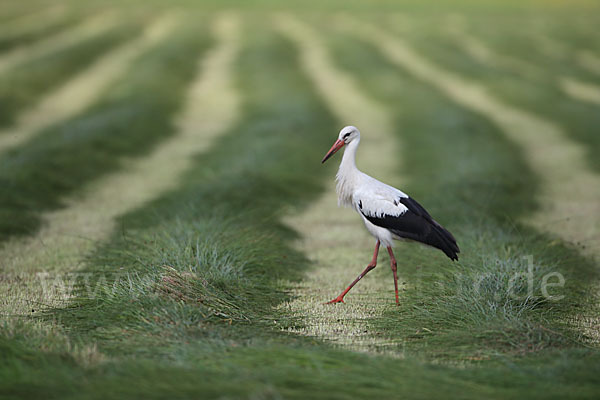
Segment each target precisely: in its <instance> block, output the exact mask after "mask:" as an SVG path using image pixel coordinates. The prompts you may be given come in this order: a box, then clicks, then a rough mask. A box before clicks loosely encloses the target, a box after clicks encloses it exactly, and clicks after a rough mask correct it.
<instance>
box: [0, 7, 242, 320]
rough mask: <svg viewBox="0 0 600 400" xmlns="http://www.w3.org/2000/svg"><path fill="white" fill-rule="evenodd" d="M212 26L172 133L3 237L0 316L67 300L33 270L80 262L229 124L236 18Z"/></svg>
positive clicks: (233, 106)
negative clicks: (33, 231) (31, 232)
mask: <svg viewBox="0 0 600 400" xmlns="http://www.w3.org/2000/svg"><path fill="white" fill-rule="evenodd" d="M212 29H213V31H214V35H215V36H216V42H217V43H216V46H215V47H214V48H213V49H212V50H211V51H210V52H209V53H208V54H207V55H206V57H205V58H203V59H202V60H201V62H200V64H199V75H198V77H197V79H196V80H195V82H194V83H193V84H192V86H191V89H190V91H189V93H188V95H187V102H186V105H185V109H184V110H183V112H182V114H181V115H180V116H179V118H178V120H177V126H178V132H177V134H175V135H174V136H173V137H171V138H169V139H167V140H166V141H165V142H163V143H161V145H160V146H159V147H158V148H157V149H156V150H155V151H154V152H153V153H151V154H150V155H148V156H146V157H144V158H141V159H132V160H130V162H129V163H128V165H127V168H124V170H123V171H121V172H118V173H115V174H112V175H110V176H107V177H106V178H104V179H101V180H100V181H97V182H95V183H94V184H92V185H90V186H89V187H88V188H87V190H85V193H84V194H83V195H81V196H79V197H76V198H72V199H71V200H69V201H68V205H67V207H66V208H64V209H61V210H59V211H55V212H51V213H48V214H47V215H45V218H44V220H45V224H44V227H43V228H42V230H41V231H40V232H39V233H38V234H37V235H35V237H32V238H28V239H15V240H12V241H9V242H8V243H7V244H6V245H5V246H4V247H3V248H2V249H0V263H2V265H0V270H2V271H4V272H5V273H7V274H6V275H4V278H5V280H4V281H2V280H1V279H0V311H1V313H2V314H7V313H10V314H17V315H18V314H26V313H27V311H31V310H30V308H31V304H36V305H37V304H39V303H42V304H43V305H44V306H56V305H60V304H62V303H63V302H64V301H65V300H66V299H65V298H64V296H61V293H62V292H60V291H56V292H54V293H46V296H44V293H43V287H42V285H41V280H40V279H37V278H36V273H38V272H49V273H50V274H51V275H52V274H54V273H59V274H65V273H68V272H72V271H76V270H77V269H78V268H80V267H81V263H82V257H83V256H84V255H85V254H86V253H88V252H89V251H90V250H91V249H93V248H94V247H95V246H97V244H98V242H101V241H102V240H105V239H106V238H107V237H108V236H109V235H110V234H111V233H112V232H113V231H114V229H115V219H116V218H117V217H118V216H119V215H122V214H124V213H126V212H128V211H130V210H133V209H135V208H137V207H140V206H142V205H143V204H144V203H146V202H148V201H150V200H152V199H154V198H156V197H157V196H160V195H161V194H162V193H165V192H166V191H169V190H171V189H174V188H176V187H177V185H178V183H179V177H180V176H181V175H182V173H183V172H184V171H186V170H187V169H189V168H190V167H191V165H192V159H193V156H194V155H195V154H197V153H198V152H201V151H204V150H206V149H208V148H209V146H210V145H211V144H212V143H213V141H214V140H215V138H216V137H217V136H219V135H220V134H222V133H223V132H224V131H225V130H226V129H228V128H229V127H230V126H231V124H232V123H234V122H235V120H236V118H237V115H238V108H239V106H238V94H237V92H236V90H235V87H234V85H233V82H232V73H233V71H232V67H233V63H234V61H235V57H236V54H237V52H238V41H239V21H238V19H237V17H236V16H234V15H231V14H223V15H221V16H220V17H219V18H218V19H216V21H215V22H214V23H213V27H212ZM0 278H2V276H0ZM51 281H52V280H51ZM19 285H20V287H18V286H19ZM11 287H15V288H16V287H18V289H17V290H12V291H11ZM36 308H37V307H36Z"/></svg>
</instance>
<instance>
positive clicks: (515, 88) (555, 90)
mask: <svg viewBox="0 0 600 400" xmlns="http://www.w3.org/2000/svg"><path fill="white" fill-rule="evenodd" d="M489 26H490V25H489V24H488V25H486V26H485V27H484V26H479V25H476V26H474V27H473V29H471V30H469V33H470V34H472V35H475V36H476V37H477V38H479V39H481V40H483V41H484V43H489V47H490V49H491V50H492V51H494V52H498V53H499V54H507V55H509V56H511V57H514V58H517V59H522V60H525V61H526V62H527V63H529V64H532V65H535V66H537V67H538V69H537V70H536V74H533V75H532V74H531V73H528V74H527V75H523V72H524V71H518V70H516V69H512V70H510V69H506V67H505V66H499V67H497V68H490V67H489V66H488V65H482V64H481V63H480V62H478V61H477V60H475V59H473V58H472V57H470V56H469V54H467V53H466V52H465V51H464V49H463V48H462V47H461V46H460V45H458V44H457V43H456V42H455V41H453V39H452V38H449V37H448V36H447V35H446V34H445V33H441V32H439V33H436V32H435V31H433V30H427V31H421V33H419V31H414V32H413V34H411V35H409V37H407V39H409V41H411V42H412V43H413V44H414V45H415V47H418V48H419V49H420V51H422V52H423V54H425V55H426V56H427V57H428V58H430V59H431V60H433V61H434V62H436V63H437V64H440V65H445V66H447V67H449V68H450V69H452V70H454V71H456V72H457V73H460V74H461V75H464V76H468V77H469V78H471V79H474V80H477V81H481V82H484V83H485V84H486V86H487V87H489V88H490V90H491V91H492V92H493V93H494V94H495V95H497V96H499V97H500V98H502V99H504V100H505V101H507V102H509V103H510V104H513V105H516V106H519V107H522V108H523V109H526V110H529V111H532V112H534V113H536V114H537V115H540V116H543V117H545V118H547V119H548V120H551V121H554V122H556V123H557V124H558V125H560V126H561V127H563V128H564V130H565V131H566V132H567V133H568V134H569V135H570V136H571V137H572V138H573V139H574V140H576V141H578V142H580V143H582V144H583V145H585V146H586V147H587V148H588V149H589V151H588V162H589V163H590V165H591V166H592V168H593V169H594V170H595V171H596V172H600V161H599V158H598V157H595V153H597V152H598V150H600V136H599V135H597V134H596V131H597V129H596V127H597V126H598V124H600V113H599V112H598V106H597V105H593V104H586V103H582V102H580V101H577V100H575V99H573V98H570V97H568V96H565V94H564V92H563V91H562V90H561V88H560V78H561V77H563V76H574V77H576V78H578V79H581V80H583V81H586V80H588V81H590V82H594V81H595V80H594V77H593V76H592V74H590V73H587V72H585V71H583V70H581V69H578V68H577V67H576V66H574V65H573V64H574V62H572V63H569V64H567V63H565V61H564V60H562V59H552V58H551V57H550V58H549V57H547V56H545V55H544V54H542V53H541V52H540V51H539V44H536V43H535V42H533V41H532V40H523V38H522V37H519V35H514V34H511V33H510V32H507V30H505V29H502V26H500V27H496V29H493V30H490V29H489ZM405 36H406V35H405ZM573 46H574V47H576V44H573Z"/></svg>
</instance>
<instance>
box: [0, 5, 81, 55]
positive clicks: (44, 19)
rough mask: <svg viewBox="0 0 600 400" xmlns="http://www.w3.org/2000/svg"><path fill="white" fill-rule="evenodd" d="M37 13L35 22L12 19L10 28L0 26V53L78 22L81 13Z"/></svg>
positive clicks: (25, 44)
mask: <svg viewBox="0 0 600 400" xmlns="http://www.w3.org/2000/svg"><path fill="white" fill-rule="evenodd" d="M52 11H53V10H50V14H49V15H36V18H35V19H34V20H33V23H32V22H30V21H25V22H21V23H19V22H20V21H18V20H17V23H15V22H14V20H13V21H10V22H11V24H10V28H9V29H6V27H4V29H2V28H0V54H1V53H2V52H4V51H7V50H10V49H13V48H14V47H17V46H27V45H28V44H30V43H33V42H35V41H36V40H39V39H42V38H44V37H47V36H49V35H53V34H55V33H57V32H60V31H62V30H64V29H68V28H69V27H70V26H73V24H75V23H76V21H77V20H78V19H79V18H81V15H77V14H72V15H53V14H52Z"/></svg>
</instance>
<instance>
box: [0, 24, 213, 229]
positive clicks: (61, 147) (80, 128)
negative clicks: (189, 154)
mask: <svg viewBox="0 0 600 400" xmlns="http://www.w3.org/2000/svg"><path fill="white" fill-rule="evenodd" d="M208 43H209V40H208V39H207V36H206V34H205V33H204V32H203V31H202V30H198V28H196V27H190V26H189V24H188V25H184V27H182V28H181V29H179V30H178V31H177V32H174V33H173V34H172V35H171V36H170V37H169V38H168V40H165V41H163V42H161V43H160V44H159V45H157V46H155V47H154V48H153V49H152V50H150V51H149V52H147V53H145V54H143V55H142V56H141V57H140V58H138V59H137V60H136V61H135V62H134V63H133V64H132V65H131V68H130V70H129V71H128V72H127V73H126V74H125V75H124V76H123V77H121V78H120V79H119V80H118V81H117V82H115V83H114V85H112V86H111V87H110V88H109V89H108V90H107V91H106V93H104V94H103V95H102V96H101V98H100V99H99V100H98V101H97V102H96V104H94V105H93V106H91V107H90V108H89V109H88V110H86V111H84V112H82V113H81V114H80V115H78V116H76V117H74V118H72V119H70V120H67V121H64V122H62V123H60V124H57V125H56V126H51V127H48V128H47V129H45V130H44V131H42V132H40V134H38V135H37V136H35V137H34V138H33V139H31V140H30V141H29V142H26V143H24V144H23V145H22V146H20V147H17V148H15V149H13V150H11V151H9V152H8V153H6V154H5V156H4V157H3V158H2V159H0V163H1V164H0V165H2V168H1V169H0V181H1V182H2V186H4V187H6V188H10V190H6V191H2V193H0V215H2V216H3V218H0V241H2V240H6V239H7V238H8V237H10V236H11V235H19V234H30V233H33V232H34V231H35V230H36V229H37V228H38V227H39V224H40V221H41V215H42V213H43V212H44V211H49V210H53V209H56V208H58V207H61V204H62V203H63V200H64V199H65V197H66V196H67V195H70V194H72V193H74V192H76V191H77V190H78V189H80V188H81V187H82V186H83V185H84V184H85V183H87V182H89V181H91V180H93V179H95V178H97V177H99V176H101V175H103V174H106V173H109V172H111V171H114V170H116V169H118V168H121V167H122V165H123V161H124V157H126V156H136V155H141V154H144V153H146V152H148V151H149V150H150V149H151V148H152V147H153V146H154V145H156V144H157V143H159V142H160V140H161V139H162V138H164V137H167V136H168V135H170V134H171V133H172V132H173V123H172V118H173V116H174V114H175V112H176V111H177V110H178V109H179V108H180V106H181V102H182V99H183V96H184V94H185V90H186V87H187V84H188V83H189V82H190V80H191V79H192V78H193V77H194V73H195V64H194V62H190V55H193V56H194V57H197V56H198V55H199V54H200V53H201V52H202V51H204V49H205V48H206V46H207V45H208Z"/></svg>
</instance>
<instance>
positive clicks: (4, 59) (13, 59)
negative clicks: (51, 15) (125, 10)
mask: <svg viewBox="0 0 600 400" xmlns="http://www.w3.org/2000/svg"><path fill="white" fill-rule="evenodd" d="M115 25H116V19H115V15H114V13H112V12H108V11H107V12H103V13H100V14H98V15H95V16H93V17H91V18H89V19H87V20H85V21H83V22H82V23H80V24H78V25H77V26H75V27H74V28H71V29H68V30H66V31H62V32H59V33H57V34H56V35H53V36H50V37H48V38H46V39H43V40H38V41H36V42H34V43H30V44H25V45H23V46H19V47H16V48H14V49H13V50H10V51H8V52H6V53H2V54H0V74H3V73H5V72H6V71H8V70H10V69H11V68H14V67H16V66H18V65H19V64H20V63H22V62H25V61H27V60H33V59H35V58H37V57H41V56H43V55H46V54H50V53H53V52H56V51H58V50H60V49H63V48H66V47H69V46H72V45H74V44H76V43H79V42H81V41H83V40H86V39H89V38H91V37H94V36H96V35H99V34H101V33H104V32H107V31H108V30H110V29H111V28H112V27H114V26H115Z"/></svg>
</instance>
